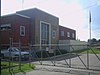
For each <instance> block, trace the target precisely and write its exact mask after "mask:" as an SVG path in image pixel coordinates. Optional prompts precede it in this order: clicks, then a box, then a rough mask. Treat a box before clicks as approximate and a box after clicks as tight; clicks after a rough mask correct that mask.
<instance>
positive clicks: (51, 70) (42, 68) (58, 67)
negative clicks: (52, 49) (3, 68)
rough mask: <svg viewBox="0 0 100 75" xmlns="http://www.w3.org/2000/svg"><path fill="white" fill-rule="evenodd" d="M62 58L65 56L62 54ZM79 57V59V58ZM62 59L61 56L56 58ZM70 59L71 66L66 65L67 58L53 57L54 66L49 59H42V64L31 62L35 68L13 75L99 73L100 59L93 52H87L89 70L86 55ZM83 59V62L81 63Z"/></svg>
mask: <svg viewBox="0 0 100 75" xmlns="http://www.w3.org/2000/svg"><path fill="white" fill-rule="evenodd" d="M98 57H99V58H100V54H98ZM63 58H66V56H65V55H64V57H63ZM80 58H81V60H80ZM58 59H62V57H61V58H60V57H59V58H58ZM70 60H71V68H69V66H68V65H66V62H68V63H69V59H66V62H65V60H57V59H55V66H54V64H53V63H52V62H51V61H48V60H46V61H42V65H40V63H39V62H38V61H36V62H32V64H35V65H36V68H35V70H32V71H27V72H20V73H17V74H14V75H100V60H99V59H97V57H96V56H95V55H94V54H89V70H87V69H86V66H85V65H87V55H86V54H82V55H80V57H73V58H71V59H70ZM82 61H83V63H84V64H83V63H82Z"/></svg>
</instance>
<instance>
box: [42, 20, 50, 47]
mask: <svg viewBox="0 0 100 75" xmlns="http://www.w3.org/2000/svg"><path fill="white" fill-rule="evenodd" d="M41 23H46V24H48V25H49V44H51V24H50V23H47V22H44V21H40V46H41Z"/></svg>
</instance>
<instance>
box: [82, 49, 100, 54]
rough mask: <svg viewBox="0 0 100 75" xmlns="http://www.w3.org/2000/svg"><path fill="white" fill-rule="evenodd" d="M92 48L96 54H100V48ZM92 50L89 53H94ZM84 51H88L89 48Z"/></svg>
mask: <svg viewBox="0 0 100 75" xmlns="http://www.w3.org/2000/svg"><path fill="white" fill-rule="evenodd" d="M92 50H93V51H94V52H95V53H96V54H100V49H96V48H92ZM92 50H89V53H90V54H93V51H92ZM83 53H87V50H86V51H84V52H83Z"/></svg>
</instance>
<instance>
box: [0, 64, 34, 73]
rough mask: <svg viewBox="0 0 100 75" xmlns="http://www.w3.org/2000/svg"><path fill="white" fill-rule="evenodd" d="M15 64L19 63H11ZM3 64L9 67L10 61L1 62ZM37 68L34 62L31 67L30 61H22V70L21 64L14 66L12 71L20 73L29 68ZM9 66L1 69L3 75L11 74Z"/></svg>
mask: <svg viewBox="0 0 100 75" xmlns="http://www.w3.org/2000/svg"><path fill="white" fill-rule="evenodd" d="M11 64H13V65H17V64H18V63H14V62H13V63H11ZM1 65H5V67H9V62H1ZM34 68H35V66H34V65H33V64H32V65H31V67H29V63H22V66H21V70H19V66H18V65H17V66H15V67H13V70H12V71H11V72H13V73H18V72H22V71H23V72H24V71H27V70H33V69H34ZM9 74H10V73H9V68H5V69H2V70H1V75H9Z"/></svg>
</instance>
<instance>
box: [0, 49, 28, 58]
mask: <svg viewBox="0 0 100 75" xmlns="http://www.w3.org/2000/svg"><path fill="white" fill-rule="evenodd" d="M1 56H2V57H4V58H9V57H11V58H19V57H21V58H22V59H26V58H28V57H29V52H25V51H23V52H22V51H20V50H19V49H18V48H16V47H10V48H8V49H4V50H1Z"/></svg>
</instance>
